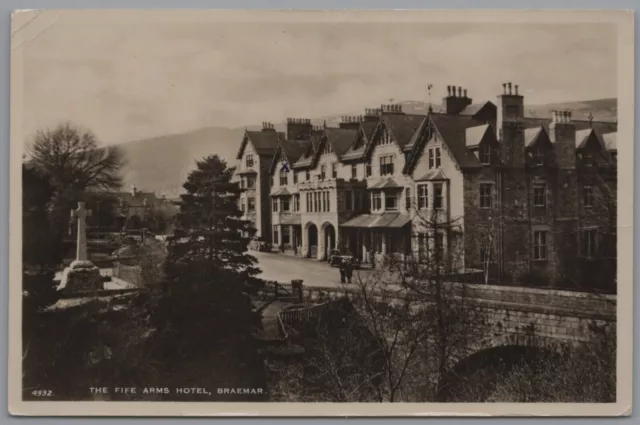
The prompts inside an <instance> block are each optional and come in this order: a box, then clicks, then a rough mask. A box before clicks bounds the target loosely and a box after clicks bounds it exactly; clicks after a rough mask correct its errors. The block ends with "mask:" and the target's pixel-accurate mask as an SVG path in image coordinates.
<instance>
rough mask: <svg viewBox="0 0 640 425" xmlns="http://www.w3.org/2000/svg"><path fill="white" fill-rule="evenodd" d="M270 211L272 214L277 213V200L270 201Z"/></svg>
mask: <svg viewBox="0 0 640 425" xmlns="http://www.w3.org/2000/svg"><path fill="white" fill-rule="evenodd" d="M271 209H272V210H273V212H278V198H273V200H272V201H271Z"/></svg>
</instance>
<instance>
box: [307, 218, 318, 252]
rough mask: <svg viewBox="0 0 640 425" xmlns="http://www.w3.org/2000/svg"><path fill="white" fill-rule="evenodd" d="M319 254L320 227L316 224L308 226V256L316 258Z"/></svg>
mask: <svg viewBox="0 0 640 425" xmlns="http://www.w3.org/2000/svg"><path fill="white" fill-rule="evenodd" d="M317 255H318V228H317V227H316V225H315V224H313V223H312V224H309V226H308V227H307V256H308V257H309V258H316V257H317Z"/></svg>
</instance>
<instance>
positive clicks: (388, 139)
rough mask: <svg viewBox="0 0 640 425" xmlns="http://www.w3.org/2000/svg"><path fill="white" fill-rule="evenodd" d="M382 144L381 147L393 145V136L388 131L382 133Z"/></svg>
mask: <svg viewBox="0 0 640 425" xmlns="http://www.w3.org/2000/svg"><path fill="white" fill-rule="evenodd" d="M380 144H381V145H389V144H391V135H390V134H389V132H388V131H387V130H386V129H385V130H384V131H383V132H382V137H380Z"/></svg>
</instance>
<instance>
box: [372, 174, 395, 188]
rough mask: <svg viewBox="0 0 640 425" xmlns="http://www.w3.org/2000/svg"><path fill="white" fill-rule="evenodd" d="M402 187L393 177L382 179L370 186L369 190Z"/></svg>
mask: <svg viewBox="0 0 640 425" xmlns="http://www.w3.org/2000/svg"><path fill="white" fill-rule="evenodd" d="M400 188H402V186H400V185H399V184H398V183H396V181H395V180H394V179H392V178H391V177H387V178H382V179H380V180H379V181H377V182H376V183H375V184H373V185H371V186H369V187H368V188H367V189H400Z"/></svg>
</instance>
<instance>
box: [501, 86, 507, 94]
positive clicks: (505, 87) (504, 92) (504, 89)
mask: <svg viewBox="0 0 640 425" xmlns="http://www.w3.org/2000/svg"><path fill="white" fill-rule="evenodd" d="M502 94H507V83H502Z"/></svg>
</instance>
